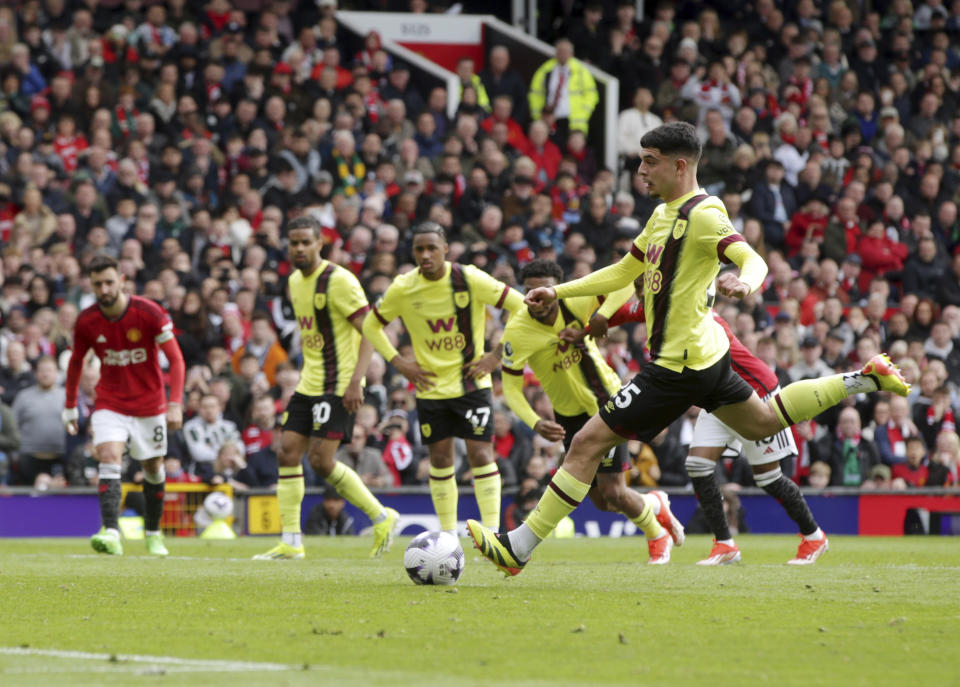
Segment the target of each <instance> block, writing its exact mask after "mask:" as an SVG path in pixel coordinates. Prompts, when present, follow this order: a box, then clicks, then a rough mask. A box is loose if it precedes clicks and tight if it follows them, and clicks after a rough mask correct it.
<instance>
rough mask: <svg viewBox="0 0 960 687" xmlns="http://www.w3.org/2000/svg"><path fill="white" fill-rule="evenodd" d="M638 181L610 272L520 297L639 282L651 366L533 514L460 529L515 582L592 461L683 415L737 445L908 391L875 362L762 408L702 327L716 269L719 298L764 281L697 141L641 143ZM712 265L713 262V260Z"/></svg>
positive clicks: (660, 132)
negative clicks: (642, 192) (641, 223)
mask: <svg viewBox="0 0 960 687" xmlns="http://www.w3.org/2000/svg"><path fill="white" fill-rule="evenodd" d="M641 142H642V144H643V150H642V151H641V156H640V160H641V161H640V169H639V171H638V173H639V175H640V177H641V178H642V180H643V181H644V182H645V183H646V184H647V186H648V187H649V189H650V193H651V195H654V196H656V197H659V198H662V199H663V201H664V203H663V204H662V205H659V206H657V208H656V209H655V210H654V212H653V214H652V216H651V217H650V219H649V220H648V221H647V224H646V226H645V227H644V229H643V231H642V232H641V233H640V235H639V236H638V237H637V239H636V240H635V241H634V245H633V247H632V248H631V250H630V253H629V254H627V255H626V256H624V258H623V259H622V260H620V261H619V262H618V263H616V264H613V265H610V266H609V267H605V268H603V269H602V270H599V271H598V272H594V273H593V274H591V275H589V276H587V277H584V278H582V279H578V280H576V281H573V282H568V283H566V284H560V285H559V286H556V287H540V288H537V289H534V290H532V291H530V292H529V293H527V297H526V302H527V303H528V304H529V305H532V306H536V307H547V306H549V305H551V304H552V303H553V302H554V301H555V300H557V299H558V298H569V297H572V296H588V295H601V294H606V293H612V292H614V291H616V290H618V289H621V288H623V287H625V286H628V285H629V284H631V283H632V282H633V281H634V280H635V279H636V278H638V277H641V276H642V278H643V286H644V288H643V292H644V311H645V313H646V327H647V332H648V336H649V339H648V345H649V348H650V356H651V363H650V364H648V365H647V366H646V367H644V368H643V370H642V371H641V372H640V374H638V375H637V376H636V377H634V378H633V380H632V381H630V382H629V383H627V384H626V385H625V386H624V387H623V388H622V389H620V391H619V393H617V394H616V396H614V398H613V399H612V400H610V401H609V402H607V403H606V404H605V405H604V406H603V407H602V408H601V409H600V412H599V413H598V414H597V415H594V416H593V417H592V418H590V420H589V422H587V424H586V425H584V427H583V429H581V430H580V431H579V432H578V433H577V435H576V436H575V437H574V438H573V444H572V445H571V447H570V451H569V453H567V455H566V457H565V458H564V462H563V466H562V467H560V468H559V469H558V470H557V472H556V474H555V475H554V476H553V479H552V480H551V481H550V484H549V485H548V488H547V490H546V493H545V494H544V496H543V498H541V499H540V502H539V503H538V504H537V507H536V509H535V510H534V511H533V512H532V513H531V514H530V516H529V517H528V518H527V520H526V522H524V523H523V524H522V525H520V527H518V528H516V529H515V530H512V531H511V532H509V533H507V534H503V535H497V534H496V533H495V532H493V531H491V530H489V529H486V528H484V527H483V526H482V525H481V524H480V523H478V522H475V521H468V522H467V527H468V529H469V530H470V534H471V536H472V537H473V540H474V543H475V544H476V545H477V548H478V549H480V552H481V553H482V554H483V555H484V556H485V557H486V558H487V559H488V560H490V561H491V562H493V563H494V564H495V565H496V566H497V567H499V568H500V569H501V570H503V571H505V572H506V573H507V574H510V575H516V574H518V573H519V572H520V571H521V570H522V569H523V567H524V565H526V563H527V561H528V560H529V559H530V555H531V554H532V553H533V550H534V549H535V548H536V547H537V546H538V545H539V544H540V542H541V541H542V540H543V539H544V538H545V537H546V536H547V535H548V534H550V532H551V531H552V530H553V529H554V528H555V527H556V526H557V523H558V522H560V520H562V519H563V518H564V517H566V516H567V515H568V514H569V513H570V512H572V511H573V510H574V509H575V508H576V507H577V506H578V505H580V502H581V501H582V500H583V498H584V497H585V496H586V494H587V492H588V491H589V490H590V482H591V481H592V480H593V477H594V475H595V474H596V472H597V467H598V465H599V463H600V460H601V459H602V458H603V456H605V455H606V454H607V452H608V451H609V450H610V449H611V448H613V447H614V446H617V445H619V444H621V443H623V442H624V441H626V440H627V439H639V440H640V441H646V442H649V441H650V440H652V439H653V437H655V436H656V435H657V434H658V433H659V432H660V431H661V430H662V429H663V428H664V427H666V426H667V425H669V424H670V423H671V422H672V421H673V420H675V419H676V418H677V417H679V416H680V415H681V414H682V413H683V412H684V411H686V409H687V408H689V407H690V406H692V405H695V406H699V407H701V408H704V409H706V410H707V411H709V412H712V413H713V414H714V415H715V416H716V417H717V418H718V419H720V420H721V421H723V423H724V424H726V425H727V426H728V427H730V428H731V429H733V430H734V431H736V432H737V433H738V434H739V435H740V436H742V437H743V438H745V439H747V440H750V441H759V440H762V439H765V438H766V437H770V436H774V435H775V434H777V433H778V432H780V430H782V429H784V428H785V427H789V426H790V425H791V424H793V423H795V422H800V421H802V420H806V419H809V418H812V417H814V416H816V415H819V414H820V413H822V412H823V411H824V410H826V409H827V408H830V407H832V406H834V405H836V404H837V403H839V402H840V401H841V400H843V399H844V398H847V397H848V396H851V395H854V394H858V393H866V392H872V391H879V390H884V391H892V392H894V393H897V394H899V395H901V396H906V395H907V394H908V393H909V390H910V387H909V385H908V384H907V383H906V382H905V381H904V380H903V377H902V376H901V375H900V372H899V370H898V369H897V368H896V366H895V365H893V364H892V363H891V362H890V360H889V359H888V358H887V357H886V356H882V355H878V356H876V357H875V358H873V359H872V360H870V361H868V362H867V364H866V365H864V366H863V368H862V369H861V370H860V371H859V372H851V373H847V374H838V375H831V376H828V377H821V378H820V379H809V380H803V381H800V382H795V383H794V384H790V385H789V386H787V387H786V388H785V389H783V390H782V391H780V392H779V393H776V394H773V395H772V396H771V397H770V398H769V399H768V400H767V401H762V400H760V397H759V396H758V395H757V394H756V392H755V391H754V390H753V389H752V388H750V385H749V384H747V383H746V382H745V381H743V379H742V378H740V377H739V376H738V375H737V374H736V373H735V372H734V371H733V370H732V369H731V367H730V343H729V341H728V339H727V337H726V335H725V334H724V332H723V328H722V327H721V326H720V325H719V324H718V323H717V321H716V320H715V319H714V318H713V313H712V312H711V310H710V307H711V305H712V304H711V303H710V300H711V298H710V296H709V295H708V292H709V291H710V289H711V287H712V286H713V283H714V280H715V279H717V274H718V273H719V269H720V262H725V263H728V262H733V263H736V265H737V266H738V267H739V268H740V272H739V276H737V275H735V274H733V273H731V272H726V273H724V274H723V275H721V276H720V278H719V280H717V289H718V290H719V292H720V293H721V294H723V295H724V296H728V297H732V298H744V297H746V296H747V295H749V294H751V293H753V292H754V291H756V290H757V289H758V288H759V287H760V285H761V283H762V282H763V278H764V277H765V276H766V273H767V266H766V263H764V261H763V259H762V258H761V257H760V256H759V255H757V253H756V252H755V251H754V250H753V249H752V248H751V247H750V246H749V245H747V243H746V241H744V240H743V237H742V236H741V235H740V234H738V233H737V232H736V230H735V229H734V228H733V225H732V224H731V223H730V219H729V218H728V217H727V213H726V209H725V208H724V206H723V203H722V202H721V201H720V200H719V199H718V198H715V197H711V196H708V195H707V194H706V192H705V191H703V189H701V188H699V185H698V184H697V162H698V161H699V159H700V151H701V147H700V141H699V139H698V138H697V134H696V130H695V129H694V127H693V126H691V125H690V124H687V123H685V122H677V123H670V124H664V125H662V126H659V127H657V128H656V129H653V130H652V131H649V132H647V133H646V134H645V135H644V137H643V139H642V141H641ZM718 259H719V261H718Z"/></svg>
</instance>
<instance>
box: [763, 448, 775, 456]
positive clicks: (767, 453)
mask: <svg viewBox="0 0 960 687" xmlns="http://www.w3.org/2000/svg"><path fill="white" fill-rule="evenodd" d="M771 453H773V447H772V446H767V450H766V451H764V452H763V455H765V456H769V455H770V454H771Z"/></svg>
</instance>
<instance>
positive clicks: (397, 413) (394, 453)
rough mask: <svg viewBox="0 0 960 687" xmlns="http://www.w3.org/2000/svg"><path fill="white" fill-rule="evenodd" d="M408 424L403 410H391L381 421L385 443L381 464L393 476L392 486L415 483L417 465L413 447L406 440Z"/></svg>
mask: <svg viewBox="0 0 960 687" xmlns="http://www.w3.org/2000/svg"><path fill="white" fill-rule="evenodd" d="M409 429H410V422H409V420H408V419H407V413H406V411H404V410H392V411H390V412H389V413H387V417H386V419H384V421H383V427H382V429H381V434H382V436H383V438H384V439H386V441H387V443H386V445H385V446H384V447H383V462H384V463H385V464H386V466H387V469H388V470H389V471H390V474H391V475H393V486H395V487H399V486H400V485H402V484H416V483H417V474H416V473H417V465H416V463H415V462H414V460H413V457H414V456H413V447H411V446H410V441H409V440H408V439H407V432H408V431H409Z"/></svg>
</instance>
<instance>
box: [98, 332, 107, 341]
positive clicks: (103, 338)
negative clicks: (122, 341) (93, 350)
mask: <svg viewBox="0 0 960 687" xmlns="http://www.w3.org/2000/svg"><path fill="white" fill-rule="evenodd" d="M97 343H107V337H105V336H104V335H103V334H101V335H100V336H98V337H97Z"/></svg>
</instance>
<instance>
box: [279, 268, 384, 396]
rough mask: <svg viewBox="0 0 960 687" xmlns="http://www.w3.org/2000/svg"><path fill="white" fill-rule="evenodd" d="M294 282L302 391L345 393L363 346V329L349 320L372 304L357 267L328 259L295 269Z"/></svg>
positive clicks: (308, 393) (292, 292) (292, 296)
mask: <svg viewBox="0 0 960 687" xmlns="http://www.w3.org/2000/svg"><path fill="white" fill-rule="evenodd" d="M289 286H290V300H291V301H293V312H294V314H295V315H296V318H297V326H298V327H299V328H300V342H301V347H302V349H303V369H302V370H300V383H299V384H297V391H298V392H300V393H301V394H304V395H305V396H322V395H324V394H335V395H337V396H343V394H344V393H345V392H346V390H347V386H349V384H350V378H351V377H352V376H353V372H354V370H355V369H356V367H357V351H358V350H359V348H360V332H358V331H357V330H356V328H355V327H354V326H353V325H352V324H350V321H349V320H350V318H351V317H353V316H354V315H356V314H358V313H359V314H363V313H365V312H366V311H367V310H368V309H369V308H370V306H369V304H368V303H367V296H366V294H364V292H363V287H362V286H360V282H359V281H358V280H357V278H356V277H355V276H354V275H353V273H352V272H350V271H349V270H347V269H345V268H343V267H340V266H339V265H334V264H333V263H331V262H328V261H327V260H321V261H320V266H319V267H317V269H315V270H314V271H313V272H312V273H310V274H308V275H305V274H304V273H303V272H302V271H301V270H295V271H294V273H293V274H291V275H290V280H289Z"/></svg>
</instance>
